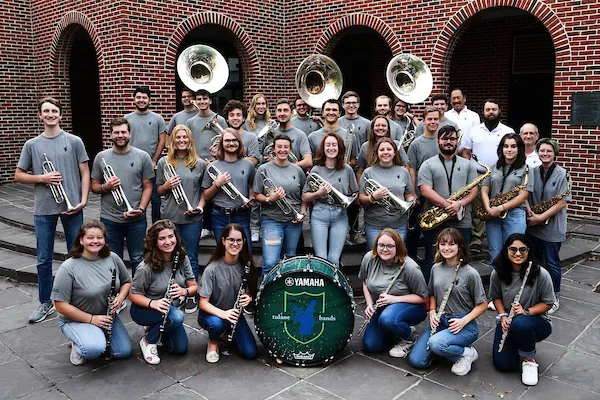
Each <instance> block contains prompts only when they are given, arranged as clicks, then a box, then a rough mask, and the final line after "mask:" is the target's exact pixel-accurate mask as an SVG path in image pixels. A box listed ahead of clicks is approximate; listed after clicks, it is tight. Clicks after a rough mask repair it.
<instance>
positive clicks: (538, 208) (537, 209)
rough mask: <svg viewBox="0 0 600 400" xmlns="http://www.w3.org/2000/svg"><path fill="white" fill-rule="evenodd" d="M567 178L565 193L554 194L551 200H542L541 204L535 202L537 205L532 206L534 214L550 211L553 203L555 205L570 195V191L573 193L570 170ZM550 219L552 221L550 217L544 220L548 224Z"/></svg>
mask: <svg viewBox="0 0 600 400" xmlns="http://www.w3.org/2000/svg"><path fill="white" fill-rule="evenodd" d="M565 178H566V179H567V190H565V191H564V193H560V194H558V195H556V196H554V197H553V198H551V199H550V200H546V201H542V202H540V203H539V204H535V205H533V206H531V211H532V212H533V213H534V214H543V213H545V212H546V211H548V210H549V209H550V207H552V206H553V205H555V204H556V203H558V202H559V201H561V200H562V199H564V198H565V197H567V196H568V195H569V193H571V182H569V178H570V176H569V173H568V172H567V175H566V176H565ZM548 221H550V218H548V219H547V220H546V221H545V222H544V224H545V225H548Z"/></svg>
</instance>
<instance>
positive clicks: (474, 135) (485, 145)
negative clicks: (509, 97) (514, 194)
mask: <svg viewBox="0 0 600 400" xmlns="http://www.w3.org/2000/svg"><path fill="white" fill-rule="evenodd" d="M501 114H502V110H501V109H500V106H499V105H498V102H497V101H496V100H493V99H489V100H487V101H486V102H485V104H484V106H483V122H482V123H481V124H479V125H476V126H474V127H473V128H471V130H470V131H469V133H468V134H466V135H464V136H463V139H462V146H463V151H462V154H461V155H462V156H463V157H464V158H466V159H471V154H475V155H476V156H477V158H478V159H479V162H480V163H482V164H485V165H489V166H491V165H494V164H496V162H498V153H497V149H498V145H499V144H500V140H501V139H502V137H503V136H504V135H506V134H507V133H514V132H515V131H514V130H513V128H511V127H510V126H506V125H504V124H503V123H502V122H500V115H501ZM472 164H473V165H474V166H475V168H477V172H478V173H480V174H481V173H483V172H485V169H484V168H483V167H481V166H480V165H478V164H477V163H475V160H472ZM472 205H473V207H472V210H473V212H474V211H475V210H476V209H477V208H478V207H479V206H480V205H481V197H480V196H477V198H476V199H475V200H474V201H473V204H472ZM484 228H485V226H484V223H483V221H481V220H479V219H478V218H475V215H473V230H472V232H471V253H479V252H481V237H482V236H483V230H484Z"/></svg>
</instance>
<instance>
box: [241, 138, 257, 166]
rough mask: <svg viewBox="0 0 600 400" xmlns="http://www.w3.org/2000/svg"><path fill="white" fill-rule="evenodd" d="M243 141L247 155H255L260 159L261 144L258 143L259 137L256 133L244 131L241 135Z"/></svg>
mask: <svg viewBox="0 0 600 400" xmlns="http://www.w3.org/2000/svg"><path fill="white" fill-rule="evenodd" d="M240 136H241V138H242V143H244V147H245V148H246V157H254V158H256V159H257V160H260V146H259V145H258V138H257V137H256V135H255V134H254V133H250V132H246V131H243V132H242V134H241V135H240Z"/></svg>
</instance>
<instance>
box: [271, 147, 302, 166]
mask: <svg viewBox="0 0 600 400" xmlns="http://www.w3.org/2000/svg"><path fill="white" fill-rule="evenodd" d="M263 155H265V156H267V157H271V159H273V158H275V149H274V148H273V143H271V144H269V145H268V146H267V147H265V150H264V151H263ZM288 161H289V162H291V163H293V164H296V163H297V162H298V157H296V155H295V154H294V153H293V152H292V150H291V149H290V152H289V153H288Z"/></svg>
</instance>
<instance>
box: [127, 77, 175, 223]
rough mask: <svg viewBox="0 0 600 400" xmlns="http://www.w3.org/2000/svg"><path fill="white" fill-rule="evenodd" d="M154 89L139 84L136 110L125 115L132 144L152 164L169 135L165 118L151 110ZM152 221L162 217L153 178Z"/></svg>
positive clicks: (136, 90)
mask: <svg viewBox="0 0 600 400" xmlns="http://www.w3.org/2000/svg"><path fill="white" fill-rule="evenodd" d="M151 96H152V91H151V90H150V88H149V87H148V86H138V87H136V88H135V90H134V93H133V99H134V105H135V111H134V112H132V113H129V114H127V115H125V119H126V120H127V121H128V122H129V126H130V133H131V146H133V147H136V148H138V149H140V150H144V151H145V152H146V153H148V155H149V156H150V157H151V160H152V165H153V166H154V168H156V162H157V161H158V159H159V158H160V156H161V154H162V151H163V149H164V148H165V141H166V137H167V135H166V134H167V126H166V125H165V120H164V119H163V117H162V116H160V115H159V114H157V113H155V112H153V111H150V97H151ZM151 203H152V223H154V222H156V221H158V220H159V219H160V196H159V195H158V192H157V191H156V179H153V180H152V198H151Z"/></svg>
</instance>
